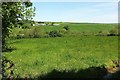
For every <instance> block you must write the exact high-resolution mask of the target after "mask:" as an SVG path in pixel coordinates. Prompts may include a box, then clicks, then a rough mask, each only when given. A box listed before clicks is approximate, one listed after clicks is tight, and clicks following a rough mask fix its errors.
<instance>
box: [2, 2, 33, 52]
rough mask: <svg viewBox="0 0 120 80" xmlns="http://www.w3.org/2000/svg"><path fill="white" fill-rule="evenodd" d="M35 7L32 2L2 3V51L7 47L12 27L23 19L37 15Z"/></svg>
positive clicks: (30, 18) (29, 18)
mask: <svg viewBox="0 0 120 80" xmlns="http://www.w3.org/2000/svg"><path fill="white" fill-rule="evenodd" d="M34 11H35V7H34V8H33V7H32V3H31V2H3V3H2V51H4V50H5V49H6V48H7V43H6V40H7V38H8V37H9V33H10V32H11V29H12V28H14V27H15V26H18V25H23V24H20V23H21V22H20V21H22V20H32V19H33V18H32V17H33V16H35V13H34Z"/></svg>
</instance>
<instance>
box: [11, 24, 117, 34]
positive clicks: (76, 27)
mask: <svg viewBox="0 0 120 80" xmlns="http://www.w3.org/2000/svg"><path fill="white" fill-rule="evenodd" d="M66 25H67V26H68V27H69V31H68V32H67V34H66V36H71V35H73V34H74V35H76V34H77V35H80V34H87V35H96V34H99V33H100V32H101V33H102V34H105V35H106V34H108V33H109V32H110V31H111V30H114V29H117V27H118V25H117V24H98V23H62V24H60V25H58V26H34V27H30V29H31V30H33V29H34V28H36V31H35V32H37V33H38V34H39V35H40V36H45V35H46V32H50V31H55V30H56V31H61V32H65V31H64V28H63V27H64V26H66ZM32 32H33V31H29V29H28V31H27V30H26V29H20V28H14V29H13V33H12V35H17V34H25V35H28V34H30V33H32Z"/></svg>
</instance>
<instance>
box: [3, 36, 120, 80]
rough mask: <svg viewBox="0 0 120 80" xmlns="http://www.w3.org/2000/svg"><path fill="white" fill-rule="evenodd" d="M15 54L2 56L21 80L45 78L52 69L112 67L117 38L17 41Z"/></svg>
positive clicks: (86, 37)
mask: <svg viewBox="0 0 120 80" xmlns="http://www.w3.org/2000/svg"><path fill="white" fill-rule="evenodd" d="M11 46H14V47H15V48H16V50H13V51H12V52H5V53H4V55H5V56H6V57H7V59H9V60H11V61H13V63H14V64H15V66H14V68H15V71H14V73H15V74H17V75H19V76H20V77H21V78H24V77H29V76H31V77H34V76H37V75H42V74H46V73H48V72H50V71H52V70H53V69H56V70H59V71H62V70H71V69H75V70H80V69H86V68H89V67H92V66H94V67H97V66H101V65H112V64H111V63H110V62H111V60H116V59H117V58H118V37H117V36H109V37H108V36H102V37H101V36H79V35H78V36H71V37H70V36H69V37H61V38H34V39H17V40H12V41H11Z"/></svg>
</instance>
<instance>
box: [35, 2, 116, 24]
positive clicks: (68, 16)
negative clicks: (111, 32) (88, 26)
mask: <svg viewBox="0 0 120 80" xmlns="http://www.w3.org/2000/svg"><path fill="white" fill-rule="evenodd" d="M33 6H35V7H36V11H35V13H36V16H35V17H34V20H35V21H55V22H57V21H58V22H95V23H117V22H118V19H117V18H118V3H117V2H33Z"/></svg>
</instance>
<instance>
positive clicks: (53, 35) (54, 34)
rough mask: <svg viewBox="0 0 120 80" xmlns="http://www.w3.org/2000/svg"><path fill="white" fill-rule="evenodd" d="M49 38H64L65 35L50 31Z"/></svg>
mask: <svg viewBox="0 0 120 80" xmlns="http://www.w3.org/2000/svg"><path fill="white" fill-rule="evenodd" d="M49 36H50V37H62V36H63V35H62V34H60V32H58V31H56V30H55V31H50V32H49Z"/></svg>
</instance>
